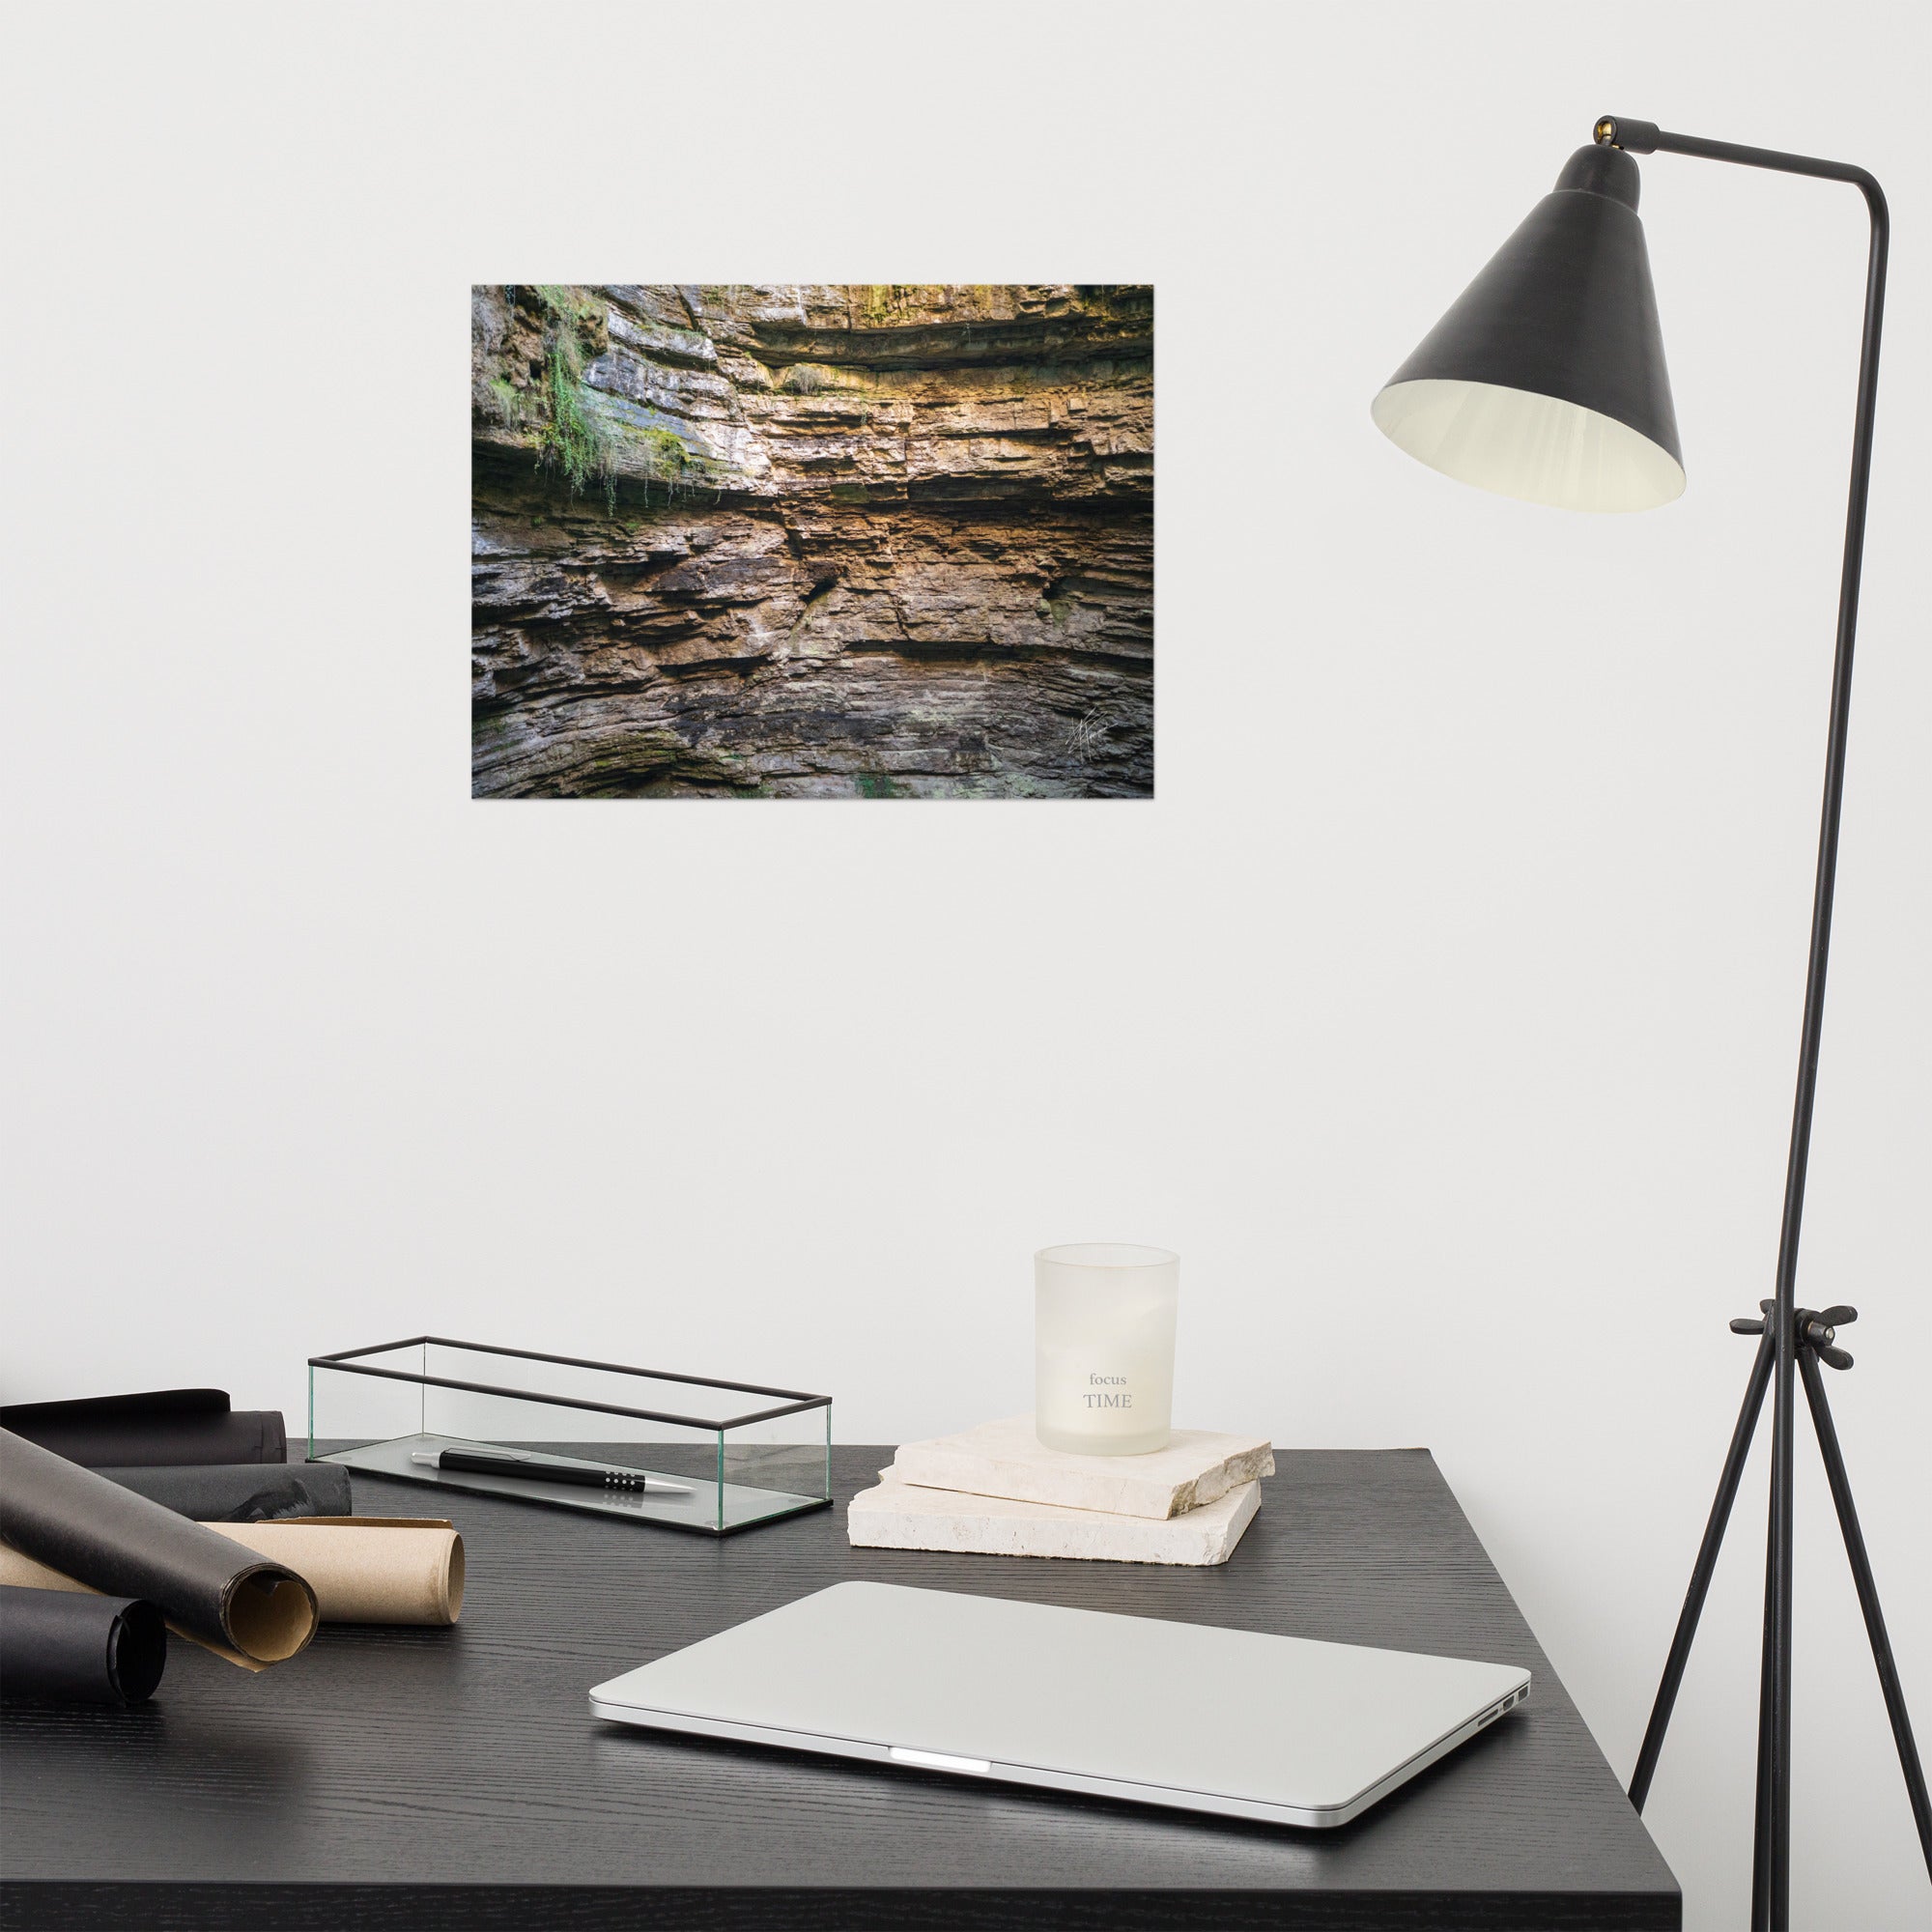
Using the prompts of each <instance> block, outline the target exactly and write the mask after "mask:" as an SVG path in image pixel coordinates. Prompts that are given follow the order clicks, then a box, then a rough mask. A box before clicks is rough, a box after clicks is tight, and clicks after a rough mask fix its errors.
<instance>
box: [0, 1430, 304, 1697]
mask: <svg viewBox="0 0 1932 1932" xmlns="http://www.w3.org/2000/svg"><path fill="white" fill-rule="evenodd" d="M0 1538H4V1539H5V1540H6V1542H8V1543H9V1544H10V1545H12V1546H13V1548H15V1549H17V1550H18V1551H19V1552H20V1553H21V1554H22V1555H23V1556H27V1557H31V1558H32V1559H33V1560H34V1561H35V1562H37V1563H42V1564H44V1565H45V1566H46V1567H47V1568H48V1569H50V1570H55V1571H58V1572H59V1573H60V1574H61V1575H63V1576H66V1577H72V1578H73V1580H74V1581H75V1582H76V1583H85V1584H86V1585H87V1586H88V1587H89V1588H90V1589H93V1590H99V1592H100V1593H101V1594H102V1595H103V1596H108V1597H145V1598H147V1599H148V1600H149V1601H150V1602H151V1603H154V1604H156V1605H158V1606H159V1607H160V1610H161V1613H162V1615H163V1616H165V1617H166V1618H167V1620H168V1622H169V1623H170V1624H172V1625H173V1626H174V1627H175V1628H176V1629H177V1630H179V1631H180V1632H181V1633H182V1634H183V1635H184V1636H191V1637H194V1638H196V1639H198V1640H199V1641H200V1642H203V1643H206V1644H210V1645H212V1646H213V1647H214V1648H215V1649H218V1650H221V1651H224V1652H226V1653H227V1654H228V1655H230V1656H231V1657H233V1658H234V1659H235V1661H236V1662H242V1663H246V1664H248V1665H249V1666H250V1667H259V1666H260V1665H262V1664H265V1663H277V1662H280V1661H281V1660H282V1659H283V1658H285V1657H293V1656H294V1655H295V1654H296V1652H297V1651H298V1650H300V1649H301V1648H302V1647H303V1645H305V1644H306V1643H307V1642H308V1640H309V1638H310V1637H312V1636H313V1635H314V1634H315V1625H316V1607H315V1592H314V1591H313V1590H311V1589H310V1588H309V1586H308V1584H307V1583H306V1582H304V1581H303V1580H302V1578H301V1577H298V1576H297V1575H296V1574H295V1572H294V1571H293V1570H290V1569H287V1568H285V1567H284V1566H283V1565H282V1564H279V1563H270V1562H268V1561H266V1560H265V1559H263V1558H262V1557H259V1556H257V1555H256V1554H255V1553H254V1552H253V1551H252V1550H250V1549H248V1548H245V1547H243V1546H242V1545H241V1544H238V1543H235V1542H232V1541H231V1540H230V1539H229V1538H227V1537H225V1536H222V1535H219V1534H218V1533H217V1532H216V1531H214V1530H212V1529H204V1528H203V1527H202V1525H201V1524H200V1523H198V1522H190V1521H189V1520H187V1518H185V1517H182V1516H177V1515H176V1514H175V1513H174V1511H173V1510H170V1509H164V1508H163V1507H162V1506H161V1505H160V1504H159V1503H156V1502H150V1501H149V1500H148V1498H147V1497H146V1496H138V1495H136V1494H135V1493H134V1492H133V1491H132V1490H124V1489H123V1488H121V1486H120V1485H119V1484H118V1483H110V1482H109V1481H108V1480H107V1479H106V1478H105V1477H104V1476H98V1475H96V1474H95V1472H94V1471H93V1470H92V1469H83V1468H82V1467H81V1466H80V1465H79V1464H78V1463H70V1462H68V1461H66V1460H65V1459H64V1458H63V1457H60V1456H56V1455H54V1454H53V1452H52V1451H51V1450H47V1449H43V1448H41V1447H40V1445H39V1444H38V1443H34V1442H29V1441H27V1440H26V1439H25V1438H24V1437H22V1436H19V1435H14V1434H13V1433H12V1432H11V1431H9V1430H5V1429H0Z"/></svg>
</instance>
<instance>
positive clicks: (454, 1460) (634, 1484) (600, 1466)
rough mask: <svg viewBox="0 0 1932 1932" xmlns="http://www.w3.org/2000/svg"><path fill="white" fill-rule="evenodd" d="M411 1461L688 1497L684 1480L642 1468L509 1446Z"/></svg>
mask: <svg viewBox="0 0 1932 1932" xmlns="http://www.w3.org/2000/svg"><path fill="white" fill-rule="evenodd" d="M410 1461H411V1462H412V1463H422V1464H423V1466H424V1467H425V1468H430V1469H454V1470H462V1471H466V1472H468V1473H469V1474H471V1475H477V1476H517V1477H520V1478H522V1479H523V1480H524V1481H525V1482H534V1483H567V1484H569V1485H571V1486H572V1487H573V1488H575V1489H582V1490H624V1491H627V1492H630V1493H631V1494H633V1495H636V1494H638V1493H639V1492H643V1493H645V1494H647V1495H653V1496H688V1495H689V1494H690V1493H691V1491H690V1489H689V1488H688V1487H687V1486H686V1485H685V1484H683V1483H670V1482H667V1481H666V1480H665V1479H664V1477H662V1476H647V1475H645V1474H644V1472H643V1471H642V1470H641V1469H613V1468H611V1467H610V1466H609V1465H608V1464H605V1463H553V1462H548V1461H546V1460H545V1459H544V1458H542V1457H540V1456H518V1455H515V1454H513V1453H512V1452H511V1451H509V1450H507V1449H416V1450H412V1452H411V1455H410Z"/></svg>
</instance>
